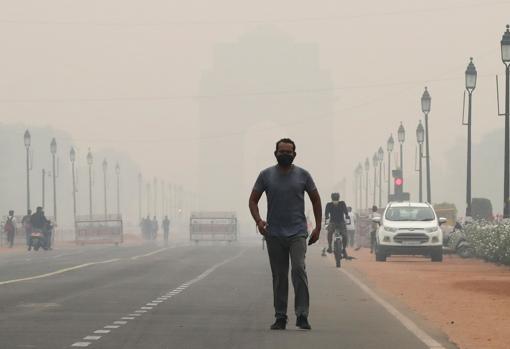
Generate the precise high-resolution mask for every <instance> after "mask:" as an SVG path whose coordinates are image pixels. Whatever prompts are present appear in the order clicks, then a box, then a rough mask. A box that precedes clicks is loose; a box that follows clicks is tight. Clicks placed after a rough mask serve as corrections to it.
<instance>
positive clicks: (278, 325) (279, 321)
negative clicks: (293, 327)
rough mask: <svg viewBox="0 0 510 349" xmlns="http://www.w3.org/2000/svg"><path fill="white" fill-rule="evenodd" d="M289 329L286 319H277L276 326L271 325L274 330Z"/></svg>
mask: <svg viewBox="0 0 510 349" xmlns="http://www.w3.org/2000/svg"><path fill="white" fill-rule="evenodd" d="M286 327H287V320H286V319H276V321H275V322H274V324H272V325H271V329H272V330H284V329H285V328H286Z"/></svg>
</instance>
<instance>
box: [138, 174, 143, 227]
mask: <svg viewBox="0 0 510 349" xmlns="http://www.w3.org/2000/svg"><path fill="white" fill-rule="evenodd" d="M138 221H139V222H141V221H142V173H138Z"/></svg>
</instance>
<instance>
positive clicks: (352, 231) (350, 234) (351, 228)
mask: <svg viewBox="0 0 510 349" xmlns="http://www.w3.org/2000/svg"><path fill="white" fill-rule="evenodd" d="M347 212H349V217H350V218H351V219H350V220H349V221H348V222H347V242H348V244H349V247H351V248H352V247H354V240H355V235H356V215H355V214H354V213H353V212H352V207H351V206H349V207H347Z"/></svg>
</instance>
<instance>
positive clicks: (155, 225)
mask: <svg viewBox="0 0 510 349" xmlns="http://www.w3.org/2000/svg"><path fill="white" fill-rule="evenodd" d="M158 230H159V223H158V220H157V218H156V216H154V217H153V218H152V240H156V239H157V238H158Z"/></svg>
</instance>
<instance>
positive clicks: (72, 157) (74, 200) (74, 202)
mask: <svg viewBox="0 0 510 349" xmlns="http://www.w3.org/2000/svg"><path fill="white" fill-rule="evenodd" d="M69 159H70V160H71V169H72V175H73V217H74V222H75V226H76V176H75V170H74V162H75V161H76V152H75V151H74V148H71V151H70V152H69Z"/></svg>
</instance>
